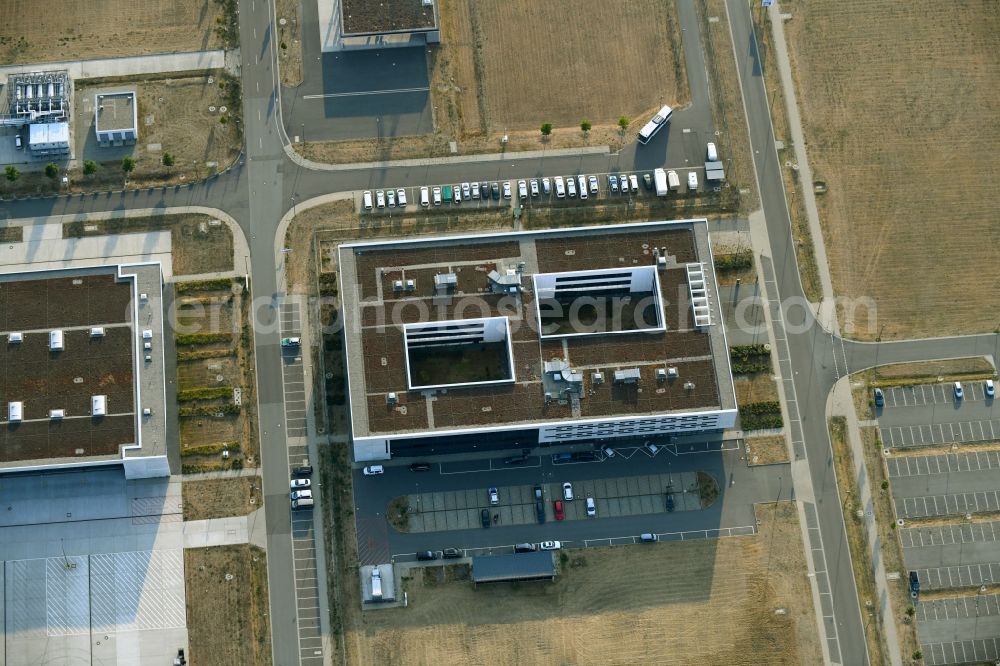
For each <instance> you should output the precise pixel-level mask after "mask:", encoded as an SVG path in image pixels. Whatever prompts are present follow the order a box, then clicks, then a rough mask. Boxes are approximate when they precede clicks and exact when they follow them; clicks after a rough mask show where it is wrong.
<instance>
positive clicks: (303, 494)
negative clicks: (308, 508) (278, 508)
mask: <svg viewBox="0 0 1000 666" xmlns="http://www.w3.org/2000/svg"><path fill="white" fill-rule="evenodd" d="M288 496H289V497H291V498H292V499H293V500H302V499H312V496H313V494H312V491H311V490H293V491H292V492H290V493H288Z"/></svg>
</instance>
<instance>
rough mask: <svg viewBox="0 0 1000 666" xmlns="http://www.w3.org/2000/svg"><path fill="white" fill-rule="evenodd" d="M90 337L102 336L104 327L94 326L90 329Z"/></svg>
mask: <svg viewBox="0 0 1000 666" xmlns="http://www.w3.org/2000/svg"><path fill="white" fill-rule="evenodd" d="M90 337H92V338H103V337H104V327H103V326H94V327H92V328H91V329H90Z"/></svg>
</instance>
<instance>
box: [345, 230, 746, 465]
mask: <svg viewBox="0 0 1000 666" xmlns="http://www.w3.org/2000/svg"><path fill="white" fill-rule="evenodd" d="M339 255H340V257H339V259H340V280H341V295H342V299H343V309H342V311H343V313H344V314H343V325H344V329H345V332H344V335H345V344H346V348H347V374H348V392H349V398H350V410H351V422H352V430H353V433H352V434H353V439H354V455H355V459H356V460H379V459H387V458H389V457H391V456H392V455H403V456H405V455H422V454H426V453H449V452H459V451H468V450H473V449H477V450H491V449H504V448H512V449H513V448H534V447H536V446H539V445H549V444H558V443H567V442H579V441H593V442H597V441H602V440H616V439H620V438H627V437H634V438H642V437H649V436H653V435H662V434H672V433H691V432H704V431H719V430H723V429H726V428H730V427H732V426H733V425H734V424H735V420H736V396H735V392H734V389H733V380H732V374H731V371H730V365H729V355H728V347H727V345H726V339H725V333H724V328H723V324H722V321H721V311H720V308H719V304H718V301H717V298H716V285H715V274H714V269H713V265H712V253H711V246H710V243H709V237H708V231H707V224H706V221H705V220H703V219H701V220H685V221H676V222H652V223H643V224H634V225H616V226H600V227H588V228H575V229H559V230H549V231H526V232H514V233H500V234H490V235H479V236H454V237H439V238H427V239H414V240H402V241H388V242H373V243H349V244H345V245H341V246H340V251H339Z"/></svg>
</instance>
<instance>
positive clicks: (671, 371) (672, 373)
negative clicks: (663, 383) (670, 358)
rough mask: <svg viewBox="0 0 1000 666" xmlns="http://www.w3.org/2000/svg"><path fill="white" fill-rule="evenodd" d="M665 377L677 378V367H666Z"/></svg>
mask: <svg viewBox="0 0 1000 666" xmlns="http://www.w3.org/2000/svg"><path fill="white" fill-rule="evenodd" d="M667 378H668V379H677V368H667Z"/></svg>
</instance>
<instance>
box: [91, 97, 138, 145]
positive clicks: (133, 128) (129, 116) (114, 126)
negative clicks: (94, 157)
mask: <svg viewBox="0 0 1000 666" xmlns="http://www.w3.org/2000/svg"><path fill="white" fill-rule="evenodd" d="M94 128H95V131H96V132H97V143H98V144H99V145H101V146H102V147H107V146H123V145H132V144H134V143H135V142H136V140H137V139H138V138H139V121H138V110H137V109H136V104H135V91H132V90H127V91H122V92H108V93H98V94H97V95H95V96H94Z"/></svg>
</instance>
